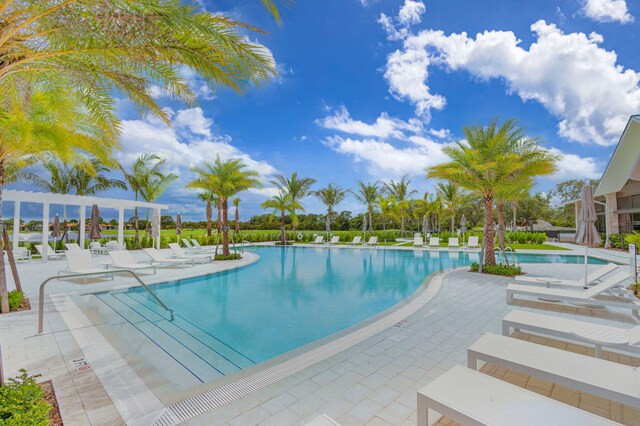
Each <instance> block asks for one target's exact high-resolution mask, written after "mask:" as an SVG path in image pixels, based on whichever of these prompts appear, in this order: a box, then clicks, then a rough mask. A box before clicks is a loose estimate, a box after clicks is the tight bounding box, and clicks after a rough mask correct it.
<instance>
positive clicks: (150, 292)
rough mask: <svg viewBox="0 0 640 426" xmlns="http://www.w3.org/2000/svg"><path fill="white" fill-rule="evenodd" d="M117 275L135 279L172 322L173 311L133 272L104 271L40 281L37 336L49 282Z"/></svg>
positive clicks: (121, 270)
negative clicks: (167, 313) (167, 314)
mask: <svg viewBox="0 0 640 426" xmlns="http://www.w3.org/2000/svg"><path fill="white" fill-rule="evenodd" d="M119 273H125V274H129V275H131V276H132V277H133V278H135V280H136V281H138V283H140V285H141V286H142V287H144V289H145V290H147V291H148V292H149V294H150V295H151V297H153V298H154V299H155V301H156V302H158V304H159V305H160V306H162V307H163V308H164V309H165V310H166V311H168V312H169V314H170V315H171V321H173V319H174V312H173V309H169V307H167V305H165V304H164V302H163V301H162V300H160V298H158V296H156V294H155V293H154V292H153V291H151V289H150V288H149V286H147V285H146V284H145V283H144V282H143V281H142V280H141V279H140V277H139V276H138V275H137V274H136V273H135V272H133V271H132V270H130V269H105V270H104V272H102V271H100V272H90V273H86V274H68V275H59V276H55V277H49V278H47V279H46V280H44V281H42V284H40V292H39V296H40V300H38V334H42V329H43V323H44V287H45V285H47V284H48V283H49V281H53V280H62V279H64V278H78V277H90V276H93V275H104V274H119ZM74 284H78V283H74ZM79 285H83V284H79Z"/></svg>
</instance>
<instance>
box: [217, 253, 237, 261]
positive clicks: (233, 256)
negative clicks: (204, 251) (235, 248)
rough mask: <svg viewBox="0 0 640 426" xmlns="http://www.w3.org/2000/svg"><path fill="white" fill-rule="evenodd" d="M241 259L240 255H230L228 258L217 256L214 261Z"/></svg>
mask: <svg viewBox="0 0 640 426" xmlns="http://www.w3.org/2000/svg"><path fill="white" fill-rule="evenodd" d="M238 259H242V256H241V255H240V253H230V254H229V256H223V255H221V254H219V255H217V256H216V258H215V260H238Z"/></svg>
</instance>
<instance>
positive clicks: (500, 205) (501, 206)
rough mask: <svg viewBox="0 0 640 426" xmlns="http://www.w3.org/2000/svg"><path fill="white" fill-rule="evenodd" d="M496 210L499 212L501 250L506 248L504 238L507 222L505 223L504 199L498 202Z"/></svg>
mask: <svg viewBox="0 0 640 426" xmlns="http://www.w3.org/2000/svg"><path fill="white" fill-rule="evenodd" d="M496 211H497V212H498V246H499V247H500V250H504V249H505V247H506V246H505V239H504V233H505V224H504V202H503V201H499V202H498V203H497V204H496Z"/></svg>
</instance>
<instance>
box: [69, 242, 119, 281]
mask: <svg viewBox="0 0 640 426" xmlns="http://www.w3.org/2000/svg"><path fill="white" fill-rule="evenodd" d="M65 255H66V258H67V264H68V265H67V270H66V271H60V272H58V275H60V274H61V273H65V272H66V273H70V274H93V273H96V272H106V270H105V268H104V266H105V265H96V264H94V263H93V256H92V255H91V252H90V251H89V250H69V251H67V252H66V253H65ZM111 279H113V275H112V276H111ZM84 281H85V282H86V281H87V277H85V278H84Z"/></svg>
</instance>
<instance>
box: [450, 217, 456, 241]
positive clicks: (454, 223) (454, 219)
mask: <svg viewBox="0 0 640 426" xmlns="http://www.w3.org/2000/svg"><path fill="white" fill-rule="evenodd" d="M455 227H456V215H455V213H453V212H451V235H453V232H454V230H455Z"/></svg>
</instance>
